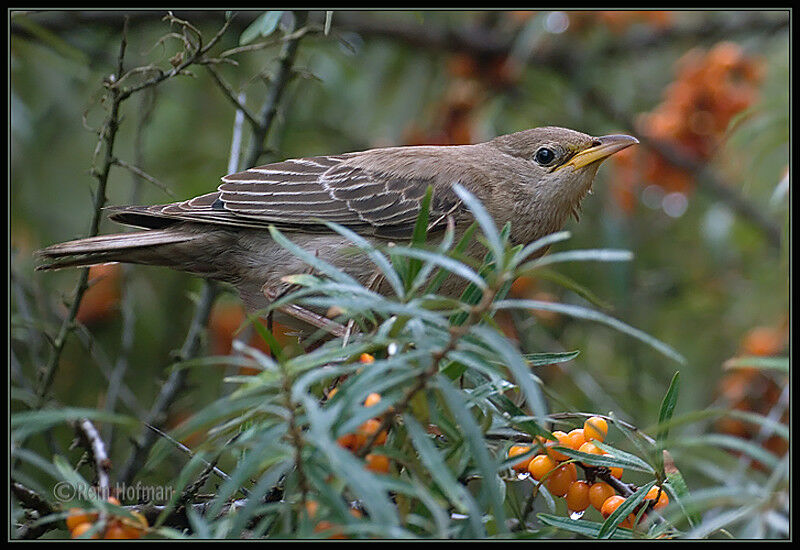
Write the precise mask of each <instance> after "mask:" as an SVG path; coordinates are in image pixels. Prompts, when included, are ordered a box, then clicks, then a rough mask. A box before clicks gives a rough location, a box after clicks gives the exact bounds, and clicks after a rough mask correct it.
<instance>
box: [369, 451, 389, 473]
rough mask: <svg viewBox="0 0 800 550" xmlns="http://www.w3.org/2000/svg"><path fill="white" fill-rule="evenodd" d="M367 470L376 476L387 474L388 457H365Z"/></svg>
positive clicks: (371, 455) (372, 455)
mask: <svg viewBox="0 0 800 550" xmlns="http://www.w3.org/2000/svg"><path fill="white" fill-rule="evenodd" d="M365 460H366V461H367V470H369V471H371V472H375V473H378V474H388V473H389V457H388V456H386V455H376V454H372V453H370V454H368V455H367V456H366V457H365Z"/></svg>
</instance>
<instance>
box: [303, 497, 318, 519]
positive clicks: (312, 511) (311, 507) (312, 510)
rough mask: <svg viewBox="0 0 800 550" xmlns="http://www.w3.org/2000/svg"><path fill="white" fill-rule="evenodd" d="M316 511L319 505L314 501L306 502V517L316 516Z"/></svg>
mask: <svg viewBox="0 0 800 550" xmlns="http://www.w3.org/2000/svg"><path fill="white" fill-rule="evenodd" d="M317 510H319V503H318V502H317V501H316V500H307V501H306V513H307V514H308V517H310V518H313V517H314V516H316V515H317Z"/></svg>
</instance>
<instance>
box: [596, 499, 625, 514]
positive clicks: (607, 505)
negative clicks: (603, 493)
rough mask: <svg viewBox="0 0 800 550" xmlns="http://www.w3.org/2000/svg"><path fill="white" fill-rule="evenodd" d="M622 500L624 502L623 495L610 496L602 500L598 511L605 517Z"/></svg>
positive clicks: (618, 505)
mask: <svg viewBox="0 0 800 550" xmlns="http://www.w3.org/2000/svg"><path fill="white" fill-rule="evenodd" d="M623 502H625V497H621V496H619V495H614V496H610V497H608V498H607V499H606V500H605V502H603V506H602V507H601V508H600V513H601V514H603V517H604V518H607V517H608V516H610V515H611V514H613V513H614V511H615V510H616V509H617V508H619V507H620V505H622V503H623Z"/></svg>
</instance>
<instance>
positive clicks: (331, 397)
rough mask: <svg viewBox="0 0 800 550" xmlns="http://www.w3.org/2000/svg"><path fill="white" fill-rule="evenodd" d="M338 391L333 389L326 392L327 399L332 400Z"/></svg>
mask: <svg viewBox="0 0 800 550" xmlns="http://www.w3.org/2000/svg"><path fill="white" fill-rule="evenodd" d="M338 391H339V388H333V389H332V390H331V391H329V392H328V399H333V396H334V395H336V392H338Z"/></svg>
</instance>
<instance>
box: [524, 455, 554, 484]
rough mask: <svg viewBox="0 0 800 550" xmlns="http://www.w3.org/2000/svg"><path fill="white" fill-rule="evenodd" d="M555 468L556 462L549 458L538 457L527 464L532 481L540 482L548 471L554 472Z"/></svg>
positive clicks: (545, 456)
mask: <svg viewBox="0 0 800 550" xmlns="http://www.w3.org/2000/svg"><path fill="white" fill-rule="evenodd" d="M556 466H558V464H557V463H556V461H555V460H553V459H552V458H550V457H549V456H547V455H538V456H535V457H533V458H532V459H531V461H530V463H529V464H528V472H529V473H530V474H531V477H533V479H535V480H536V481H541V479H542V478H543V477H544V476H546V475H547V474H548V473H549V472H550V471H552V470H554V469H555V467H556Z"/></svg>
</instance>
